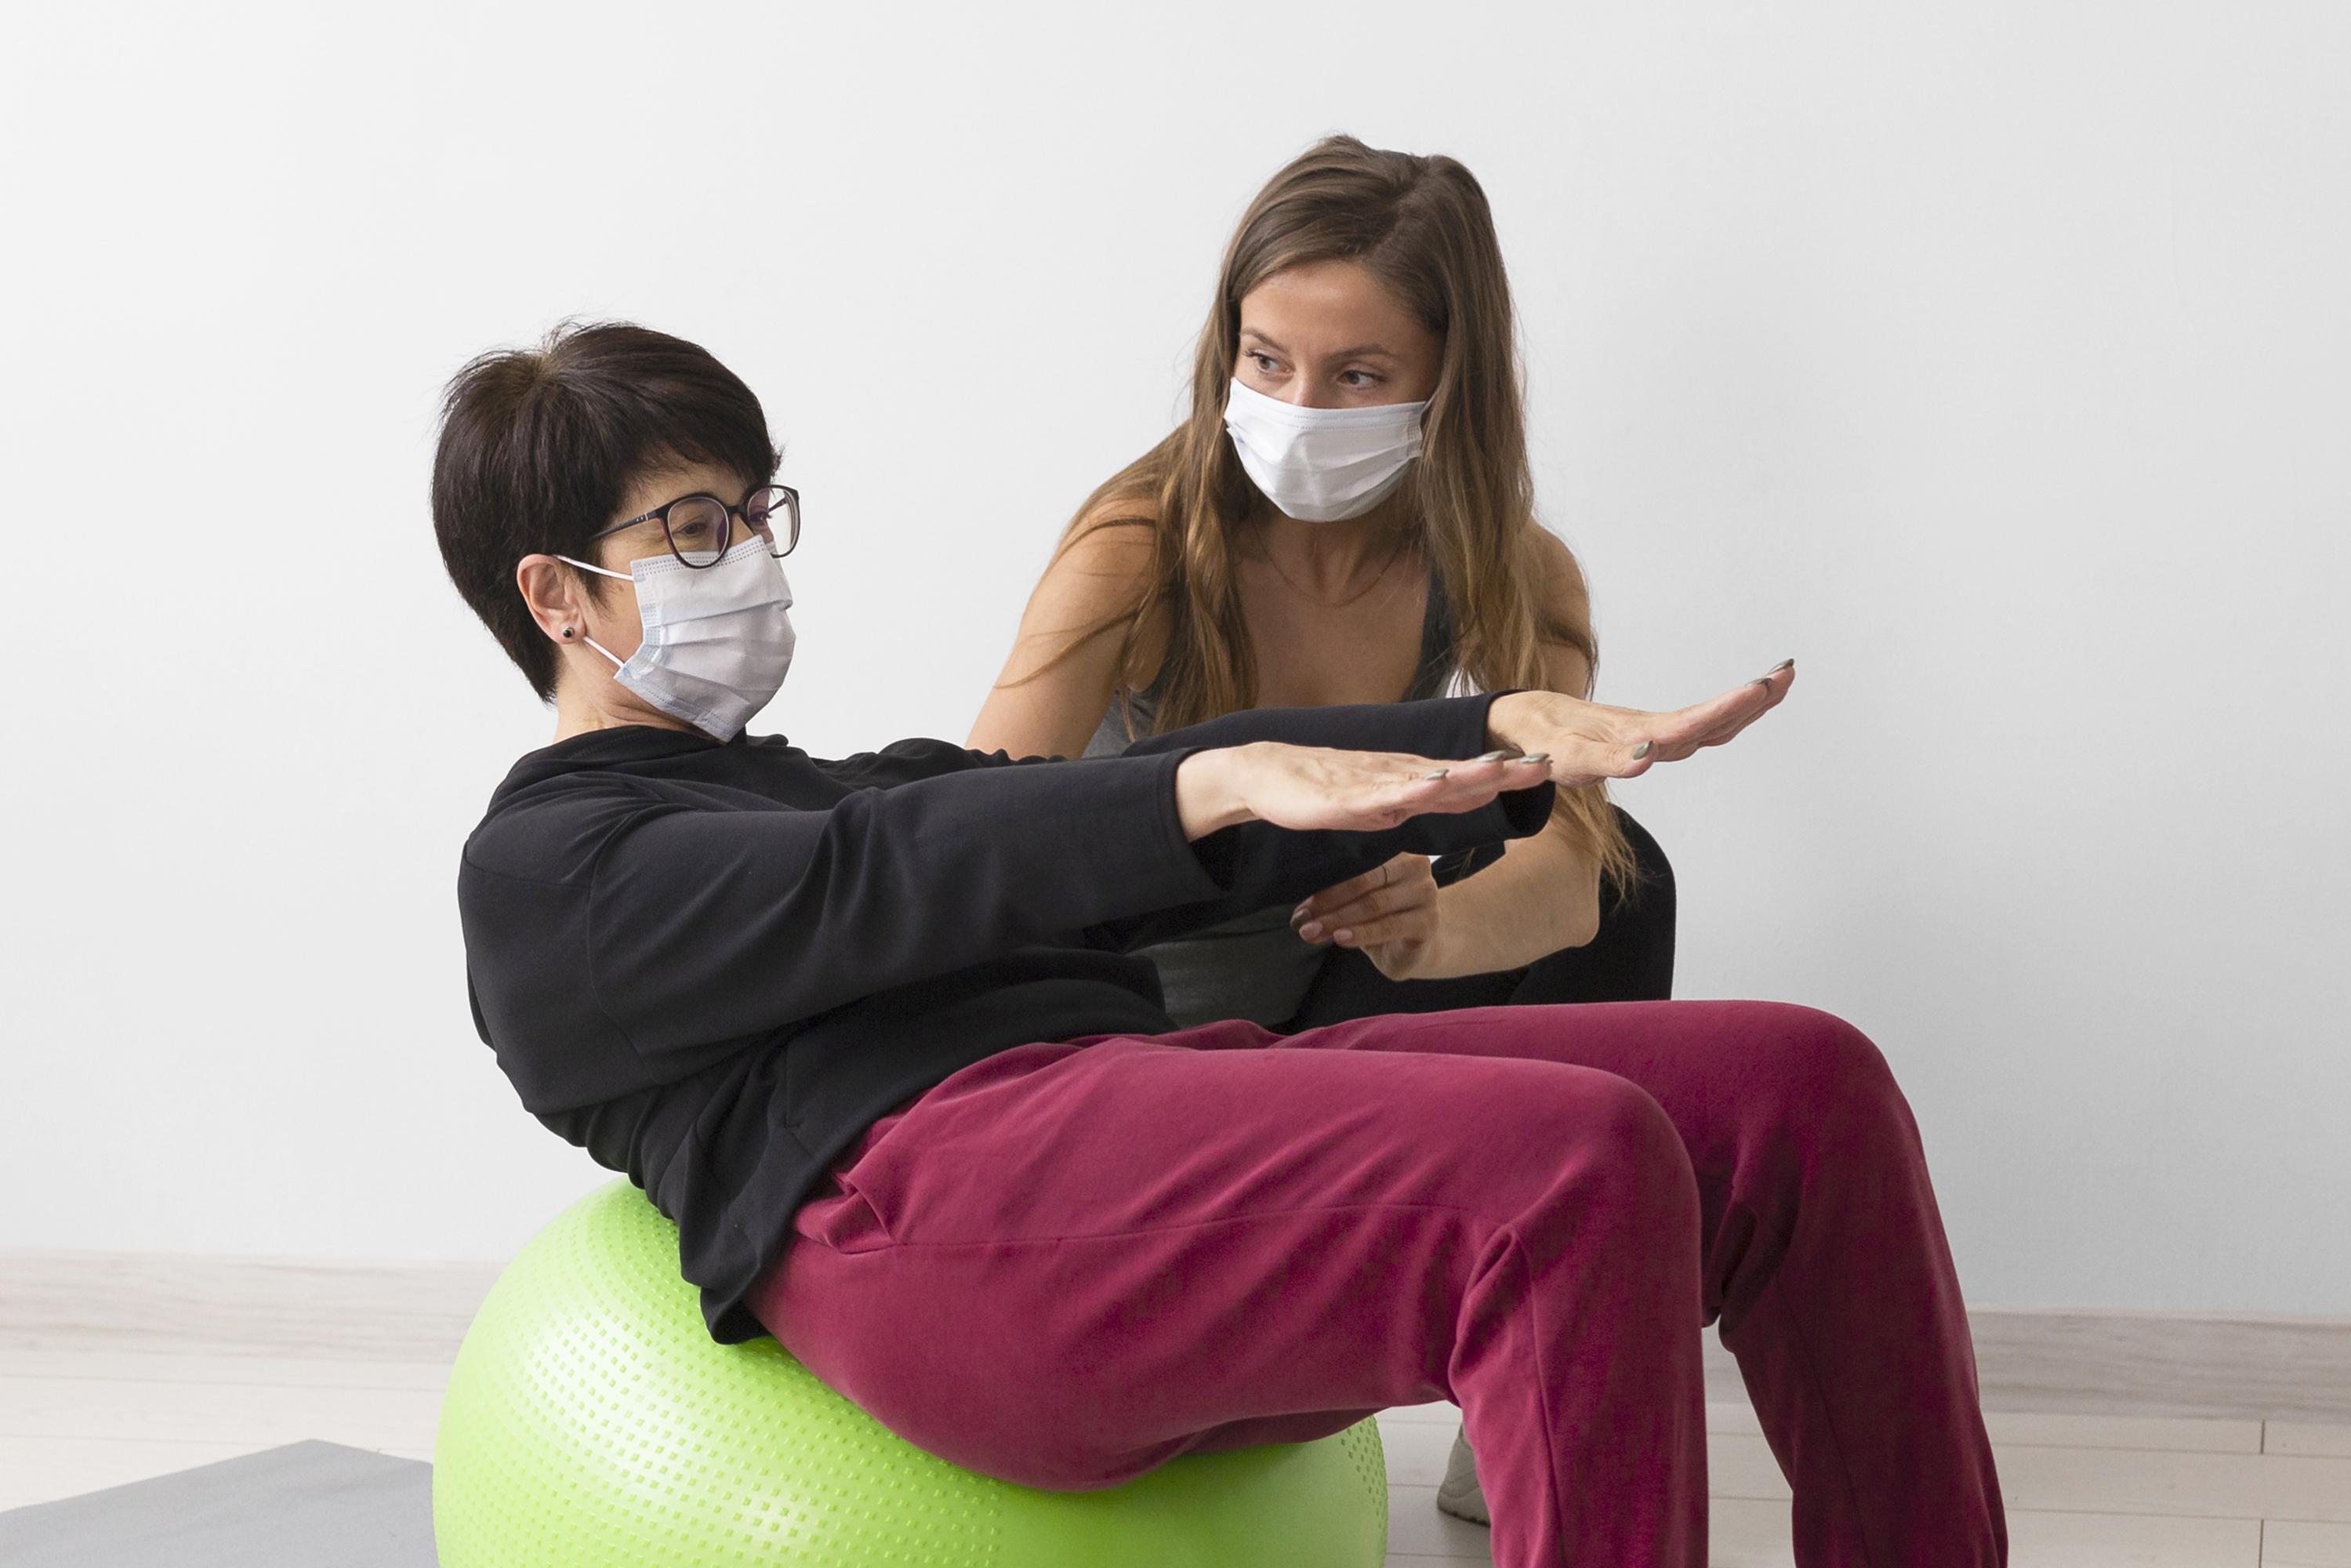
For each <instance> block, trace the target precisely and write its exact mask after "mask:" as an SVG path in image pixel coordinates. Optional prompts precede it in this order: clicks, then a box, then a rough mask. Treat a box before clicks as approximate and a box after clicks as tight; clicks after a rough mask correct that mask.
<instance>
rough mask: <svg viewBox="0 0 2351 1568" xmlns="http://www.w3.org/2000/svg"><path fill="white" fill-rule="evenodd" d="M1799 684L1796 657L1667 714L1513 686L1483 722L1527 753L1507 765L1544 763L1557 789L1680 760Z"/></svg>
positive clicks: (1721, 738)
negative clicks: (1713, 695) (1721, 691)
mask: <svg viewBox="0 0 2351 1568" xmlns="http://www.w3.org/2000/svg"><path fill="white" fill-rule="evenodd" d="M1795 684H1796V661H1795V660H1793V659H1790V660H1788V661H1787V662H1786V663H1785V664H1781V665H1779V666H1777V667H1776V668H1774V669H1773V670H1772V671H1771V674H1768V675H1763V676H1761V677H1760V678H1758V679H1756V680H1752V681H1750V682H1748V683H1747V684H1746V685H1743V686H1737V687H1734V688H1733V689H1731V690H1729V691H1727V692H1725V693H1723V694H1722V695H1720V696H1719V697H1716V698H1715V699H1714V700H1713V701H1711V702H1703V703H1699V704H1698V706H1695V707H1686V708H1678V709H1676V710H1675V711H1674V712H1672V713H1646V712H1643V711H1642V710H1641V709H1639V708H1629V707H1609V706H1605V705H1604V704H1601V703H1588V702H1584V701H1583V700H1581V699H1580V698H1576V697H1571V696H1565V695H1561V694H1560V693H1558V692H1512V693H1511V694H1510V695H1508V696H1504V697H1497V698H1495V699H1494V706H1492V707H1491V708H1489V710H1487V717H1486V727H1487V730H1488V732H1489V734H1490V735H1491V737H1493V738H1494V739H1495V740H1496V741H1497V742H1499V743H1500V744H1503V745H1506V746H1513V747H1517V748H1518V749H1519V750H1520V751H1521V752H1524V753H1526V755H1525V756H1523V757H1520V758H1516V759H1515V760H1514V761H1513V763H1512V766H1513V767H1518V768H1526V769H1527V770H1528V771H1530V772H1531V771H1533V767H1532V765H1533V764H1534V763H1536V762H1537V761H1541V762H1546V763H1548V764H1549V777H1550V778H1551V779H1552V782H1553V783H1556V784H1558V785H1560V786H1562V788H1569V789H1573V788H1574V787H1576V786H1579V785H1584V784H1592V783H1596V782H1598V781H1599V780H1600V779H1632V778H1636V777H1638V776H1639V775H1641V774H1643V773H1646V772H1647V771H1648V770H1649V769H1650V768H1654V767H1656V765H1657V764H1658V763H1660V762H1679V761H1680V760H1681V759H1682V758H1685V757H1687V756H1689V755H1690V754H1691V753H1693V752H1695V751H1698V750H1699V749H1700V748H1702V747H1708V746H1720V745H1722V744H1723V743H1724V742H1726V741H1728V740H1729V739H1731V738H1732V737H1734V736H1736V735H1738V733H1739V732H1740V730H1742V729H1745V728H1746V727H1748V726H1749V725H1750V724H1753V723H1754V722H1755V721H1756V720H1757V719H1759V718H1761V717H1762V716H1764V715H1765V714H1767V713H1769V712H1771V710H1772V709H1773V708H1775V707H1777V706H1780V703H1781V701H1782V699H1783V698H1785V697H1786V696H1787V695H1788V691H1789V688H1790V687H1792V686H1793V685H1795Z"/></svg>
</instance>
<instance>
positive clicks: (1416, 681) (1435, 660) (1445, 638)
mask: <svg viewBox="0 0 2351 1568" xmlns="http://www.w3.org/2000/svg"><path fill="white" fill-rule="evenodd" d="M1457 666H1458V660H1456V659H1455V657H1454V647H1453V603H1452V601H1450V600H1449V599H1447V597H1446V594H1445V582H1444V580H1443V579H1441V578H1439V577H1438V576H1437V568H1436V566H1435V564H1434V563H1432V564H1431V565H1430V567H1429V570H1428V608H1427V610H1426V612H1424V613H1423V614H1422V616H1421V618H1420V664H1418V666H1417V667H1416V669H1415V670H1414V672H1413V677H1412V685H1411V687H1410V689H1408V690H1407V691H1405V694H1404V695H1405V701H1406V702H1413V701H1416V700H1417V699H1419V698H1421V697H1438V696H1443V695H1445V688H1446V687H1447V686H1448V685H1452V684H1453V672H1454V670H1455V669H1456V667H1457Z"/></svg>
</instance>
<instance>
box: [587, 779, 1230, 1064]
mask: <svg viewBox="0 0 2351 1568" xmlns="http://www.w3.org/2000/svg"><path fill="white" fill-rule="evenodd" d="M1188 754H1189V752H1188V748H1163V749H1161V750H1158V751H1156V752H1155V753H1153V754H1151V755H1146V756H1138V757H1117V758H1078V759H1075V760H1071V761H1068V762H1061V763H1055V764H1051V765H1038V766H1029V767H1024V766H1019V765H1012V766H1004V765H1000V763H999V765H996V766H989V765H987V764H989V763H991V762H998V759H997V758H978V757H977V756H974V757H973V758H972V759H971V760H973V761H977V762H978V763H980V766H977V767H968V768H962V769H959V770H957V771H955V772H952V773H946V774H942V775H939V776H937V777H932V778H925V779H914V780H913V781H910V782H905V783H900V784H897V785H895V786H894V787H892V788H887V789H860V790H857V791H855V792H853V793H852V794H850V795H848V796H846V797H844V798H843V799H842V800H840V801H839V802H838V803H837V804H834V805H832V806H831V808H830V809H828V810H809V811H740V810H721V811H713V810H697V809H695V808H693V807H691V806H686V805H683V804H673V803H665V802H646V803H644V804H643V805H642V806H639V807H637V808H636V809H634V810H632V811H631V812H630V813H629V814H628V815H626V816H625V817H623V818H622V819H620V820H618V821H611V822H609V823H608V824H607V825H606V827H605V829H604V831H603V832H602V833H601V843H600V844H599V846H598V847H597V849H596V851H595V854H594V862H593V866H592V870H591V873H590V893H589V898H588V910H587V918H586V921H585V922H584V931H583V933H582V936H583V939H584V941H585V944H586V946H587V954H586V957H587V967H588V974H589V977H590V985H591V988H592V992H593V997H594V1000H595V1002H596V1004H597V1005H598V1006H599V1007H600V1008H601V1010H602V1012H603V1014H604V1015H605V1017H607V1018H608V1019H611V1022H612V1024H613V1025H615V1026H616V1027H617V1028H618V1029H619V1030H621V1031H622V1033H623V1034H625V1035H626V1036H627V1037H628V1039H629V1040H631V1041H632V1043H633V1044H634V1045H635V1047H636V1049H637V1050H638V1051H639V1052H640V1053H641V1054H643V1055H645V1056H648V1057H651V1056H653V1055H655V1054H657V1053H660V1052H662V1051H669V1050H688V1051H690V1050H695V1049H697V1048H700V1047H702V1046H704V1045H706V1044H707V1042H709V1041H711V1040H727V1039H733V1038H737V1037H740V1036H743V1035H747V1034H752V1033H756V1032H758V1031H760V1030H768V1029H774V1028H778V1027H779V1026H782V1025H785V1024H789V1023H792V1022H795V1021H797V1020H799V1019H807V1018H810V1017H813V1016H814V1015H816V1014H818V1013H820V1012H823V1011H825V1010H826V1009H831V1008H834V1007H838V1006H840V1005H841V1004H843V1003H845V1002H850V1001H854V1000H856V999H858V998H863V997H867V996H871V995H872V994H874V993H875V992H877V991H883V990H887V989H890V988H893V987H896V986H903V985H906V984H910V983H912V982H914V981H917V980H923V979H927V978H931V977H935V976H939V975H945V974H947V973H950V972H952V971H955V970H957V969H961V968H964V967H967V966H969V965H972V964H976V963H978V962H980V961H982V960H984V959H987V958H989V957H993V956H997V955H998V954H1001V953H1005V952H1008V951H1010V950H1011V949H1013V948H1015V947H1019V946H1023V945H1025V944H1028V943H1031V942H1036V941H1040V940H1043V939H1047V938H1050V937H1051V936H1055V935H1056V934H1067V933H1071V932H1075V931H1078V930H1080V929H1081V928H1086V927H1091V926H1093V925H1098V924H1100V923H1103V922H1115V921H1117V920H1119V919H1123V918H1131V917H1133V916H1135V915H1143V914H1147V913H1149V912H1151V911H1154V910H1158V909H1165V908H1168V907H1171V906H1175V905H1182V904H1192V903H1196V902H1198V901H1201V900H1204V899H1213V898H1216V897H1218V896H1221V895H1223V894H1224V893H1225V892H1227V891H1228V890H1227V889H1225V888H1224V886H1223V885H1222V884H1221V883H1219V882H1218V881H1217V876H1216V873H1215V872H1214V871H1213V870H1212V869H1211V867H1212V862H1210V861H1209V860H1206V859H1204V858H1203V857H1201V856H1200V855H1198V854H1196V853H1195V852H1194V846H1193V845H1191V844H1189V843H1187V842H1186V841H1185V838H1184V830H1183V824H1182V821H1181V819H1180V818H1179V817H1178V815H1177V813H1176V809H1175V769H1176V768H1177V767H1178V766H1179V765H1180V764H1181V763H1182V762H1183V760H1184V758H1185V757H1186V755H1188Z"/></svg>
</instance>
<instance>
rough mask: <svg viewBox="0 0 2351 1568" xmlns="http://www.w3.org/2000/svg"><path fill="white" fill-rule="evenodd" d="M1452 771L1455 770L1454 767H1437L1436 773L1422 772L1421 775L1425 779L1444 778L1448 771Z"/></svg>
mask: <svg viewBox="0 0 2351 1568" xmlns="http://www.w3.org/2000/svg"><path fill="white" fill-rule="evenodd" d="M1452 771H1453V769H1451V768H1438V769H1437V771H1436V772H1434V773H1424V774H1422V775H1421V777H1422V778H1423V779H1442V778H1444V777H1445V776H1446V775H1447V774H1448V773H1450V772H1452Z"/></svg>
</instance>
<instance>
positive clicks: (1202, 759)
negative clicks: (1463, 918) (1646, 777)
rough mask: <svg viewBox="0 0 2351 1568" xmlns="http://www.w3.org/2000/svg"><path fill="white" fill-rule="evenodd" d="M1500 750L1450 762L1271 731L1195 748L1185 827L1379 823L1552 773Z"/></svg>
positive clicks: (1188, 761)
mask: <svg viewBox="0 0 2351 1568" xmlns="http://www.w3.org/2000/svg"><path fill="white" fill-rule="evenodd" d="M1507 758H1508V754H1507V753H1505V752H1499V751H1497V752H1492V753H1489V754H1488V755H1487V756H1484V757H1479V758H1471V759H1469V760H1468V761H1466V762H1461V761H1455V762H1446V761H1439V760H1437V759H1436V758H1427V757H1414V756H1411V755H1409V754H1407V753H1404V752H1397V751H1336V750H1332V749H1330V748H1328V747H1319V746H1290V745H1287V744H1284V743H1283V742H1280V741H1276V740H1259V741H1253V742H1251V743H1250V744H1249V745H1247V746H1228V747H1218V748H1217V749H1216V750H1214V751H1201V752H1195V753H1194V754H1193V755H1191V756H1190V757H1187V758H1185V759H1184V761H1183V763H1182V764H1181V765H1180V766H1179V767H1178V768H1176V769H1175V809H1176V812H1177V814H1178V815H1179V816H1180V817H1181V818H1182V819H1183V823H1184V836H1185V837H1186V839H1198V838H1202V837H1205V836H1206V835H1207V834H1209V833H1213V832H1215V831H1217V830H1218V829H1219V828H1228V827H1231V826H1233V825H1234V824H1236V823H1238V822H1247V821H1264V822H1270V823H1272V824H1273V825H1274V826H1275V827H1278V828H1295V829H1299V830H1301V831H1304V830H1313V829H1336V830H1341V831H1353V832H1376V831H1380V830H1382V829H1385V828H1393V827H1395V826H1396V825H1397V824H1398V823H1400V822H1404V821H1409V820H1410V819H1412V818H1414V817H1417V816H1421V815H1424V814H1426V813H1427V812H1431V811H1474V810H1477V809H1478V808H1479V807H1480V806H1483V805H1485V804H1487V803H1488V802H1489V801H1490V800H1493V799H1494V797H1495V796H1497V795H1499V794H1500V793H1502V791H1504V790H1506V789H1532V788H1533V787H1534V786H1535V785H1538V784H1541V782H1543V780H1544V779H1546V778H1547V777H1548V775H1547V774H1546V773H1545V771H1544V770H1543V769H1542V768H1530V767H1526V766H1524V765H1523V764H1521V765H1519V766H1516V767H1513V766H1511V765H1510V762H1509V761H1508V760H1507Z"/></svg>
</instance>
